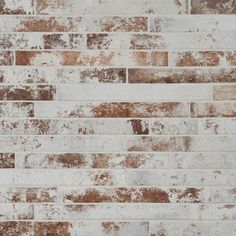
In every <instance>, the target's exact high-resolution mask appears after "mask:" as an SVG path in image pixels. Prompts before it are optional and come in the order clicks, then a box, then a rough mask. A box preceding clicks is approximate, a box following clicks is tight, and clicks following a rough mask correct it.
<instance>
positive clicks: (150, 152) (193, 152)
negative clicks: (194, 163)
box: [4, 151, 236, 154]
mask: <svg viewBox="0 0 236 236" xmlns="http://www.w3.org/2000/svg"><path fill="white" fill-rule="evenodd" d="M4 153H6V152H4ZM11 153H12V152H11ZM14 153H16V154H22V153H23V154H27V153H30V154H34V153H39V154H40V153H42V154H50V153H52V154H56V153H84V154H94V153H95V154H96V153H103V154H140V153H141V154H166V153H167V154H168V152H160V151H159V152H158V151H157V152H153V151H146V152H137V151H120V152H119V151H112V152H111V151H110V152H109V151H106V152H104V151H96V152H89V151H82V152H69V151H67V152H66V151H64V152H63V151H62V152H56V151H55V152H52V151H48V152H45V151H44V152H34V151H15V152H14ZM174 153H176V154H187V153H192V154H199V153H203V154H204V153H208V152H204V151H188V152H183V151H182V152H178V151H173V152H169V154H174ZM211 153H212V154H218V153H221V154H223V153H226V154H228V153H232V152H229V151H221V152H218V151H217V152H214V151H212V152H211ZM234 153H235V154H236V151H235V152H234ZM208 154H209V153H208Z"/></svg>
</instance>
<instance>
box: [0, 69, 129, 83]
mask: <svg viewBox="0 0 236 236" xmlns="http://www.w3.org/2000/svg"><path fill="white" fill-rule="evenodd" d="M125 81H126V69H125V68H100V69H99V68H87V69H86V68H85V69H82V68H75V67H63V68H55V67H41V68H31V67H30V68H29V67H28V68H20V67H16V68H11V69H9V68H4V69H3V68H1V69H0V83H12V84H25V83H26V84H42V83H43V84H50V83H56V84H57V83H62V84H66V83H68V84H74V83H75V84H77V83H124V82H125Z"/></svg>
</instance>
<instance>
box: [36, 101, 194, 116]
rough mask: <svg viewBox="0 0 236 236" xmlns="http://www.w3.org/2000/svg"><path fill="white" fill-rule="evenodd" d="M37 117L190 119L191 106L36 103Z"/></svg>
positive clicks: (141, 103) (176, 103) (168, 104)
mask: <svg viewBox="0 0 236 236" xmlns="http://www.w3.org/2000/svg"><path fill="white" fill-rule="evenodd" d="M34 106H35V117H37V118H40V117H43V118H45V117H47V118H49V117H51V118H56V117H60V118H62V117H64V118H65V117H67V118H68V117H70V118H76V117H77V118H78V117H79V118H85V117H96V118H98V117H103V118H105V117H106V118H109V117H110V118H115V117H131V118H149V117H188V115H189V104H188V103H184V102H183V103H181V102H155V103H154V102H152V103H151V102H149V103H147V102H146V103H144V102H90V103H88V102H75V101H74V102H71V101H67V102H66V101H64V102H47V103H44V102H35V104H34Z"/></svg>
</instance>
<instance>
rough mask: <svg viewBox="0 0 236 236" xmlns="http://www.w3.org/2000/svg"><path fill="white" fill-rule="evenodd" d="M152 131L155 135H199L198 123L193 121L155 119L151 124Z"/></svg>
mask: <svg viewBox="0 0 236 236" xmlns="http://www.w3.org/2000/svg"><path fill="white" fill-rule="evenodd" d="M150 131H151V133H152V134H155V135H175V134H176V135H179V134H181V135H194V134H197V133H198V122H197V120H191V119H158V120H156V119H155V120H152V122H151V124H150Z"/></svg>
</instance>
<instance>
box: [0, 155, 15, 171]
mask: <svg viewBox="0 0 236 236" xmlns="http://www.w3.org/2000/svg"><path fill="white" fill-rule="evenodd" d="M14 167H15V154H14V153H0V168H14Z"/></svg>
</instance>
